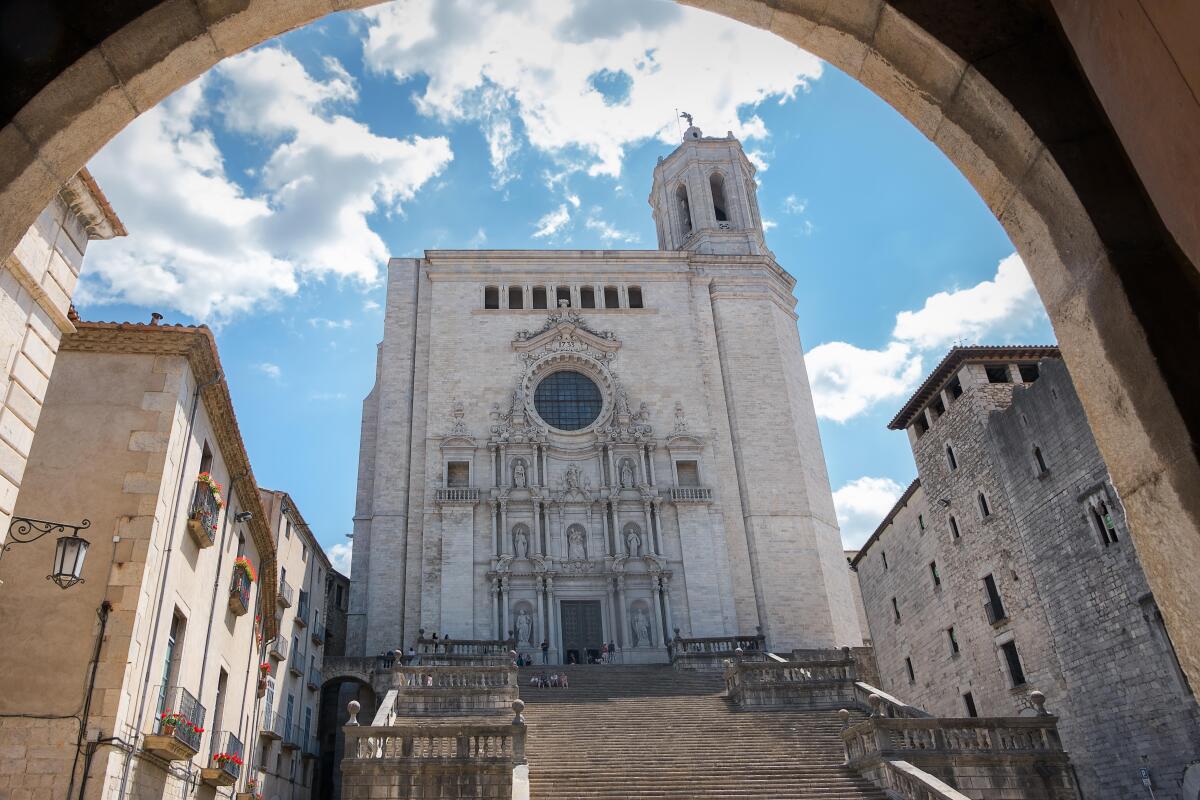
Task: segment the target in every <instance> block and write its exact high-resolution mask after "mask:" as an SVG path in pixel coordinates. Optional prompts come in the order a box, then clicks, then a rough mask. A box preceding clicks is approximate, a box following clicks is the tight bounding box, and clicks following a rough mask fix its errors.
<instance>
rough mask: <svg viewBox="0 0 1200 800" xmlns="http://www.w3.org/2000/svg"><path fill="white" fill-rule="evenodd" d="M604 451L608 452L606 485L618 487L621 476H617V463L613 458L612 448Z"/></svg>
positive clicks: (608, 447) (609, 447) (606, 448)
mask: <svg viewBox="0 0 1200 800" xmlns="http://www.w3.org/2000/svg"><path fill="white" fill-rule="evenodd" d="M604 449H605V450H607V451H608V485H609V486H620V485H621V476H620V475H618V474H617V462H616V460H615V459H614V458H613V451H612V446H611V445H609V446H607V447H605V448H604Z"/></svg>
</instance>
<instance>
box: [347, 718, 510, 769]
mask: <svg viewBox="0 0 1200 800" xmlns="http://www.w3.org/2000/svg"><path fill="white" fill-rule="evenodd" d="M343 730H344V731H345V737H346V745H345V748H346V749H345V754H346V755H345V759H346V761H348V762H364V761H366V762H370V761H400V760H403V761H411V762H423V763H426V764H428V763H431V762H432V763H438V762H448V761H457V762H463V761H466V762H471V763H474V764H477V765H487V764H504V765H516V764H522V763H524V762H525V726H524V725H513V724H505V723H497V724H479V723H475V724H470V725H449V724H445V725H443V724H436V725H426V724H411V723H410V724H404V725H395V724H393V725H380V726H376V725H370V726H349V725H348V726H346V727H345V728H344V729H343Z"/></svg>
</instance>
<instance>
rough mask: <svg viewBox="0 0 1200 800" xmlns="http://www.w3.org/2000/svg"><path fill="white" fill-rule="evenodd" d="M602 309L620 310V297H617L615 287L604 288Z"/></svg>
mask: <svg viewBox="0 0 1200 800" xmlns="http://www.w3.org/2000/svg"><path fill="white" fill-rule="evenodd" d="M604 307H605V308H620V307H621V295H619V294H618V293H617V287H615V286H605V287H604Z"/></svg>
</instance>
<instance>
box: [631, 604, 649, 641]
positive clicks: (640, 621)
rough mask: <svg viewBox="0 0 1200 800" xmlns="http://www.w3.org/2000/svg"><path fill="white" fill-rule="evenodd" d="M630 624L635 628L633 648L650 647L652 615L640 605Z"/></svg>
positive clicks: (635, 608) (636, 607) (634, 612)
mask: <svg viewBox="0 0 1200 800" xmlns="http://www.w3.org/2000/svg"><path fill="white" fill-rule="evenodd" d="M629 624H630V626H631V627H632V628H633V646H634V647H650V646H651V644H652V643H651V641H650V615H649V614H647V613H646V609H645V608H643V607H642V606H641V605H640V604H638V605H637V606H635V607H634V609H633V614H632V615H630V618H629Z"/></svg>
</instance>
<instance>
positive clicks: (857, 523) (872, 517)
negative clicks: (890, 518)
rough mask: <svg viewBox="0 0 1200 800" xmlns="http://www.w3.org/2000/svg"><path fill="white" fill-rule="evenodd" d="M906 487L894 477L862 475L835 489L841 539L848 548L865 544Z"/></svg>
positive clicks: (834, 495)
mask: <svg viewBox="0 0 1200 800" xmlns="http://www.w3.org/2000/svg"><path fill="white" fill-rule="evenodd" d="M902 494H904V487H903V486H901V485H900V484H898V483H896V482H895V481H894V480H892V479H891V478H870V477H862V478H858V479H857V480H853V481H850V482H849V483H847V484H845V485H844V486H842V487H841V488H840V489H838V490H837V491H836V492H834V493H833V505H834V508H836V509H837V518H838V526H839V527H840V528H841V529H842V542H843V543H844V544H845V546H846V547H847V548H849V549H856V548H859V547H862V545H863V543H864V542H865V541H866V540H867V539H868V538H869V537H870V536H871V534H872V533H873V532H874V531H875V529H876V528H877V527H879V523H880V522H882V521H883V518H884V517H885V516H886V515H887V513H888V512H889V511H891V510H892V506H894V505H895V504H896V500H898V499H899V497H900V495H902Z"/></svg>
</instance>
